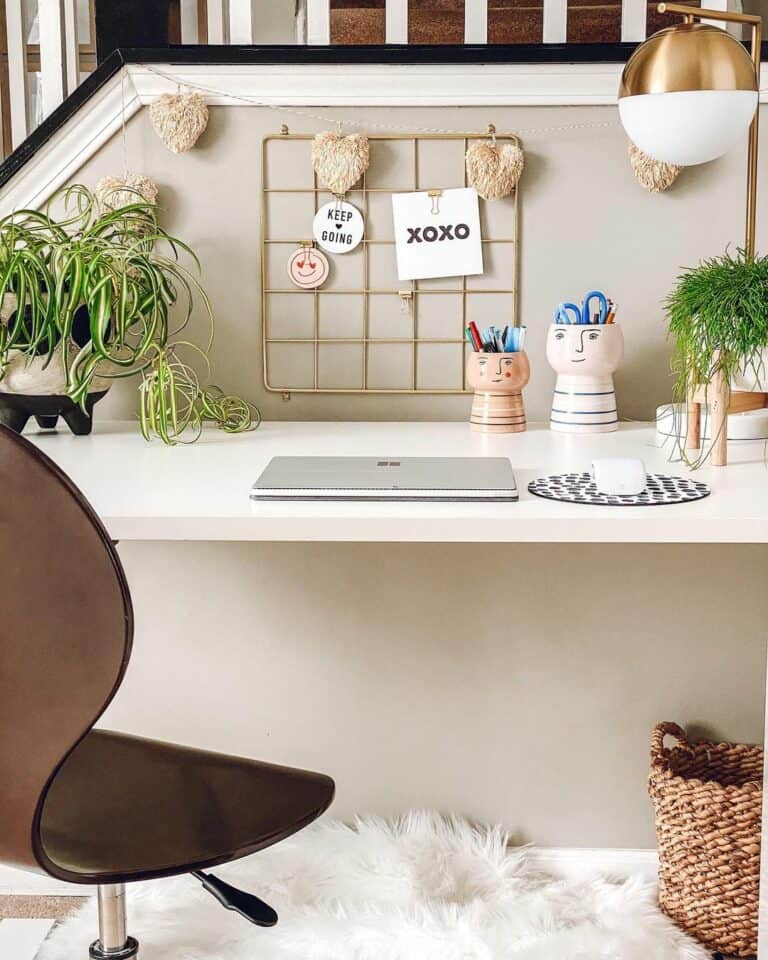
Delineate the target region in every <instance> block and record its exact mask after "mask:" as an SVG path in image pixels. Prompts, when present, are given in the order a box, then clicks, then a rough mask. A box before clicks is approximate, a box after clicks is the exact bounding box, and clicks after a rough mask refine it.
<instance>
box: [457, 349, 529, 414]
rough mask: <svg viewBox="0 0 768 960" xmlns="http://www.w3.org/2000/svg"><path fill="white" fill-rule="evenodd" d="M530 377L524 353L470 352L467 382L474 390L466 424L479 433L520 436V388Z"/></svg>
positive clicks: (521, 401) (523, 351) (526, 357)
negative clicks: (468, 423) (515, 434)
mask: <svg viewBox="0 0 768 960" xmlns="http://www.w3.org/2000/svg"><path fill="white" fill-rule="evenodd" d="M530 377H531V367H530V364H529V363H528V356H527V354H526V352H525V350H520V351H519V352H517V353H471V354H470V355H469V356H468V357H467V383H468V384H469V386H470V387H472V389H473V390H474V391H475V396H474V399H473V400H472V414H471V415H470V418H469V422H470V425H471V427H472V429H473V430H478V431H479V432H481V433H522V431H523V430H525V407H524V406H523V394H522V389H523V387H524V386H525V385H526V383H528V381H529V379H530Z"/></svg>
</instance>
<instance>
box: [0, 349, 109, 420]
mask: <svg viewBox="0 0 768 960" xmlns="http://www.w3.org/2000/svg"><path fill="white" fill-rule="evenodd" d="M79 349H80V348H79V347H78V345H77V344H76V343H74V342H72V343H71V345H70V355H71V356H76V355H77V351H78V350H79ZM110 383H111V381H110V380H107V379H104V378H103V377H94V378H93V383H92V390H91V392H90V393H89V394H88V396H87V398H86V401H85V410H82V409H81V408H80V407H79V406H78V405H77V404H75V403H73V402H72V400H70V399H69V397H67V396H66V389H67V380H66V375H65V373H64V368H63V364H62V359H61V348H60V347H57V348H56V349H55V350H54V351H53V356H52V357H51V356H41V357H32V358H31V359H30V358H29V357H27V356H25V355H24V354H23V353H21V352H20V351H18V350H11V351H10V353H9V355H8V359H7V362H6V364H5V367H4V368H3V376H2V379H0V423H2V424H3V425H4V426H6V427H10V429H11V430H15V431H16V432H17V433H21V431H22V430H23V429H24V427H25V426H26V423H27V421H28V420H29V419H30V417H34V418H35V419H36V420H37V423H38V425H39V426H40V427H44V428H52V427H55V426H56V422H57V420H58V419H59V417H62V419H63V420H64V422H65V423H66V424H67V426H68V427H69V429H70V430H71V431H72V433H75V434H81V435H82V434H88V433H90V432H91V428H92V414H93V406H94V404H95V403H96V402H97V401H98V400H100V399H101V398H102V397H103V396H104V394H105V393H106V392H107V390H108V389H109V386H110Z"/></svg>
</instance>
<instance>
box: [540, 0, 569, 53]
mask: <svg viewBox="0 0 768 960" xmlns="http://www.w3.org/2000/svg"><path fill="white" fill-rule="evenodd" d="M567 37H568V0H544V29H543V40H544V43H565V42H566V40H567Z"/></svg>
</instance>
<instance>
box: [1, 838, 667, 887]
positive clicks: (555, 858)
mask: <svg viewBox="0 0 768 960" xmlns="http://www.w3.org/2000/svg"><path fill="white" fill-rule="evenodd" d="M526 850H527V857H528V861H529V863H530V864H531V865H532V866H533V867H534V868H536V869H537V870H541V871H542V873H551V874H553V875H555V876H558V877H564V878H568V879H573V880H577V879H581V878H584V877H588V876H592V875H594V874H605V875H607V876H611V877H626V876H640V877H642V878H643V879H644V880H648V881H655V880H656V873H657V868H658V857H657V855H656V851H655V850H623V849H608V848H599V847H584V848H582V847H535V846H530V847H527V848H526ZM92 892H93V887H88V886H81V885H79V884H73V883H61V882H60V881H59V880H54V879H53V878H52V877H45V876H43V875H42V874H39V873H26V872H25V871H23V870H13V869H11V867H3V866H0V894H7V895H11V896H37V897H87V896H89V895H90V894H91V893H92Z"/></svg>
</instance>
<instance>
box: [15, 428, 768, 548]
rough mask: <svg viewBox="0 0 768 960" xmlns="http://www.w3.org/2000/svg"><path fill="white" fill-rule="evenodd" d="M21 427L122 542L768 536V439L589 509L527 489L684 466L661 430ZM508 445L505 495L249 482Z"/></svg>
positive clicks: (750, 539)
mask: <svg viewBox="0 0 768 960" xmlns="http://www.w3.org/2000/svg"><path fill="white" fill-rule="evenodd" d="M28 436H29V438H30V439H31V440H33V441H34V442H35V443H36V444H38V446H39V447H40V448H41V449H42V450H44V451H45V453H47V454H48V455H49V456H50V457H52V458H53V460H55V461H56V462H57V463H58V464H59V465H60V466H61V467H62V468H63V469H64V470H65V471H66V472H67V473H68V474H69V475H70V476H71V477H72V479H73V480H74V481H75V483H76V484H77V485H78V486H79V487H80V488H81V489H82V490H83V491H84V493H85V495H86V496H87V497H88V499H89V500H90V501H91V503H92V504H93V505H94V507H95V508H96V510H97V511H98V513H99V515H100V516H101V517H102V519H103V520H104V522H105V523H106V525H107V528H108V529H109V532H110V534H111V535H112V536H113V537H114V538H115V539H116V540H264V541H268V540H273V541H290V540H293V541H313V540H314V541H378V542H384V541H401V542H402V541H411V542H416V541H428V542H436V541H454V542H492V541H495V542H535V541H538V542H550V543H564V542H588V541H594V542H614V543H681V542H689V543H691V542H693V543H768V466H767V463H766V459H767V458H768V453H766V449H765V444H763V443H762V442H743V443H740V444H735V443H732V444H730V446H729V462H730V465H729V466H728V467H726V468H715V467H705V468H703V469H701V470H699V471H697V472H696V477H697V479H701V480H703V481H705V482H706V483H708V484H709V485H710V487H711V488H712V495H711V496H710V497H707V498H706V499H705V500H701V501H698V502H695V503H686V504H679V505H675V506H661V507H634V508H631V507H592V506H587V505H579V504H564V503H557V502H553V501H549V500H542V499H540V498H538V497H533V496H531V495H530V494H529V493H528V491H527V486H528V483H529V481H530V480H532V479H534V478H535V477H538V476H542V475H544V474H549V473H566V472H570V471H575V470H587V469H589V465H590V463H591V460H592V458H594V457H601V456H635V457H642V458H643V459H644V460H645V463H646V465H647V467H648V469H649V470H650V471H651V472H662V473H673V474H686V473H688V471H687V469H686V468H685V466H684V465H683V464H680V463H670V462H669V458H670V455H671V454H672V452H673V449H672V444H671V442H669V441H668V442H667V444H666V446H665V447H663V448H661V447H660V446H659V442H658V440H657V438H656V434H655V431H654V430H653V429H652V428H650V427H647V426H644V425H639V424H627V425H623V426H622V429H621V430H620V431H619V432H618V433H614V434H605V435H596V436H594V437H573V436H570V435H567V434H557V433H552V432H551V431H549V430H548V429H546V427H544V426H537V425H534V426H533V427H532V428H531V429H530V430H529V431H528V432H527V433H523V434H516V435H511V436H482V435H480V434H476V433H472V432H471V431H470V430H469V428H468V426H467V424H465V423H347V422H345V423H293V422H280V423H278V422H271V423H265V424H263V425H262V426H261V427H260V428H259V429H258V430H256V431H254V432H253V433H248V434H241V435H239V436H228V435H226V434H223V433H221V432H219V431H215V430H206V432H205V434H204V436H203V437H202V438H201V439H200V441H198V442H197V443H195V444H193V445H187V446H182V445H178V446H176V447H172V448H168V447H165V446H163V444H162V443H160V441H154V442H152V443H150V444H148V443H146V442H145V441H144V440H143V439H142V438H141V436H140V435H139V433H138V429H137V426H136V424H133V423H102V424H97V426H96V430H95V433H94V434H93V435H92V436H90V437H73V436H71V435H69V434H68V433H66V432H65V431H64V430H61V431H60V432H58V433H54V434H46V433H35V432H34V431H30V433H29V434H28ZM291 454H293V455H307V456H311V455H326V456H328V455H344V454H349V455H358V456H382V457H389V456H508V457H509V458H510V459H511V461H512V465H513V468H514V470H515V474H516V476H517V482H518V485H519V488H520V498H521V499H520V502H519V503H512V504H510V503H506V504H496V505H493V504H424V503H397V504H386V503H270V504H266V503H254V502H252V501H251V500H249V497H248V494H249V490H250V487H251V484H252V483H253V481H254V480H255V479H256V477H257V476H258V475H259V473H260V472H261V470H262V469H263V468H264V467H265V466H266V464H267V463H268V461H269V460H270V458H271V457H273V456H277V455H291Z"/></svg>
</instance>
